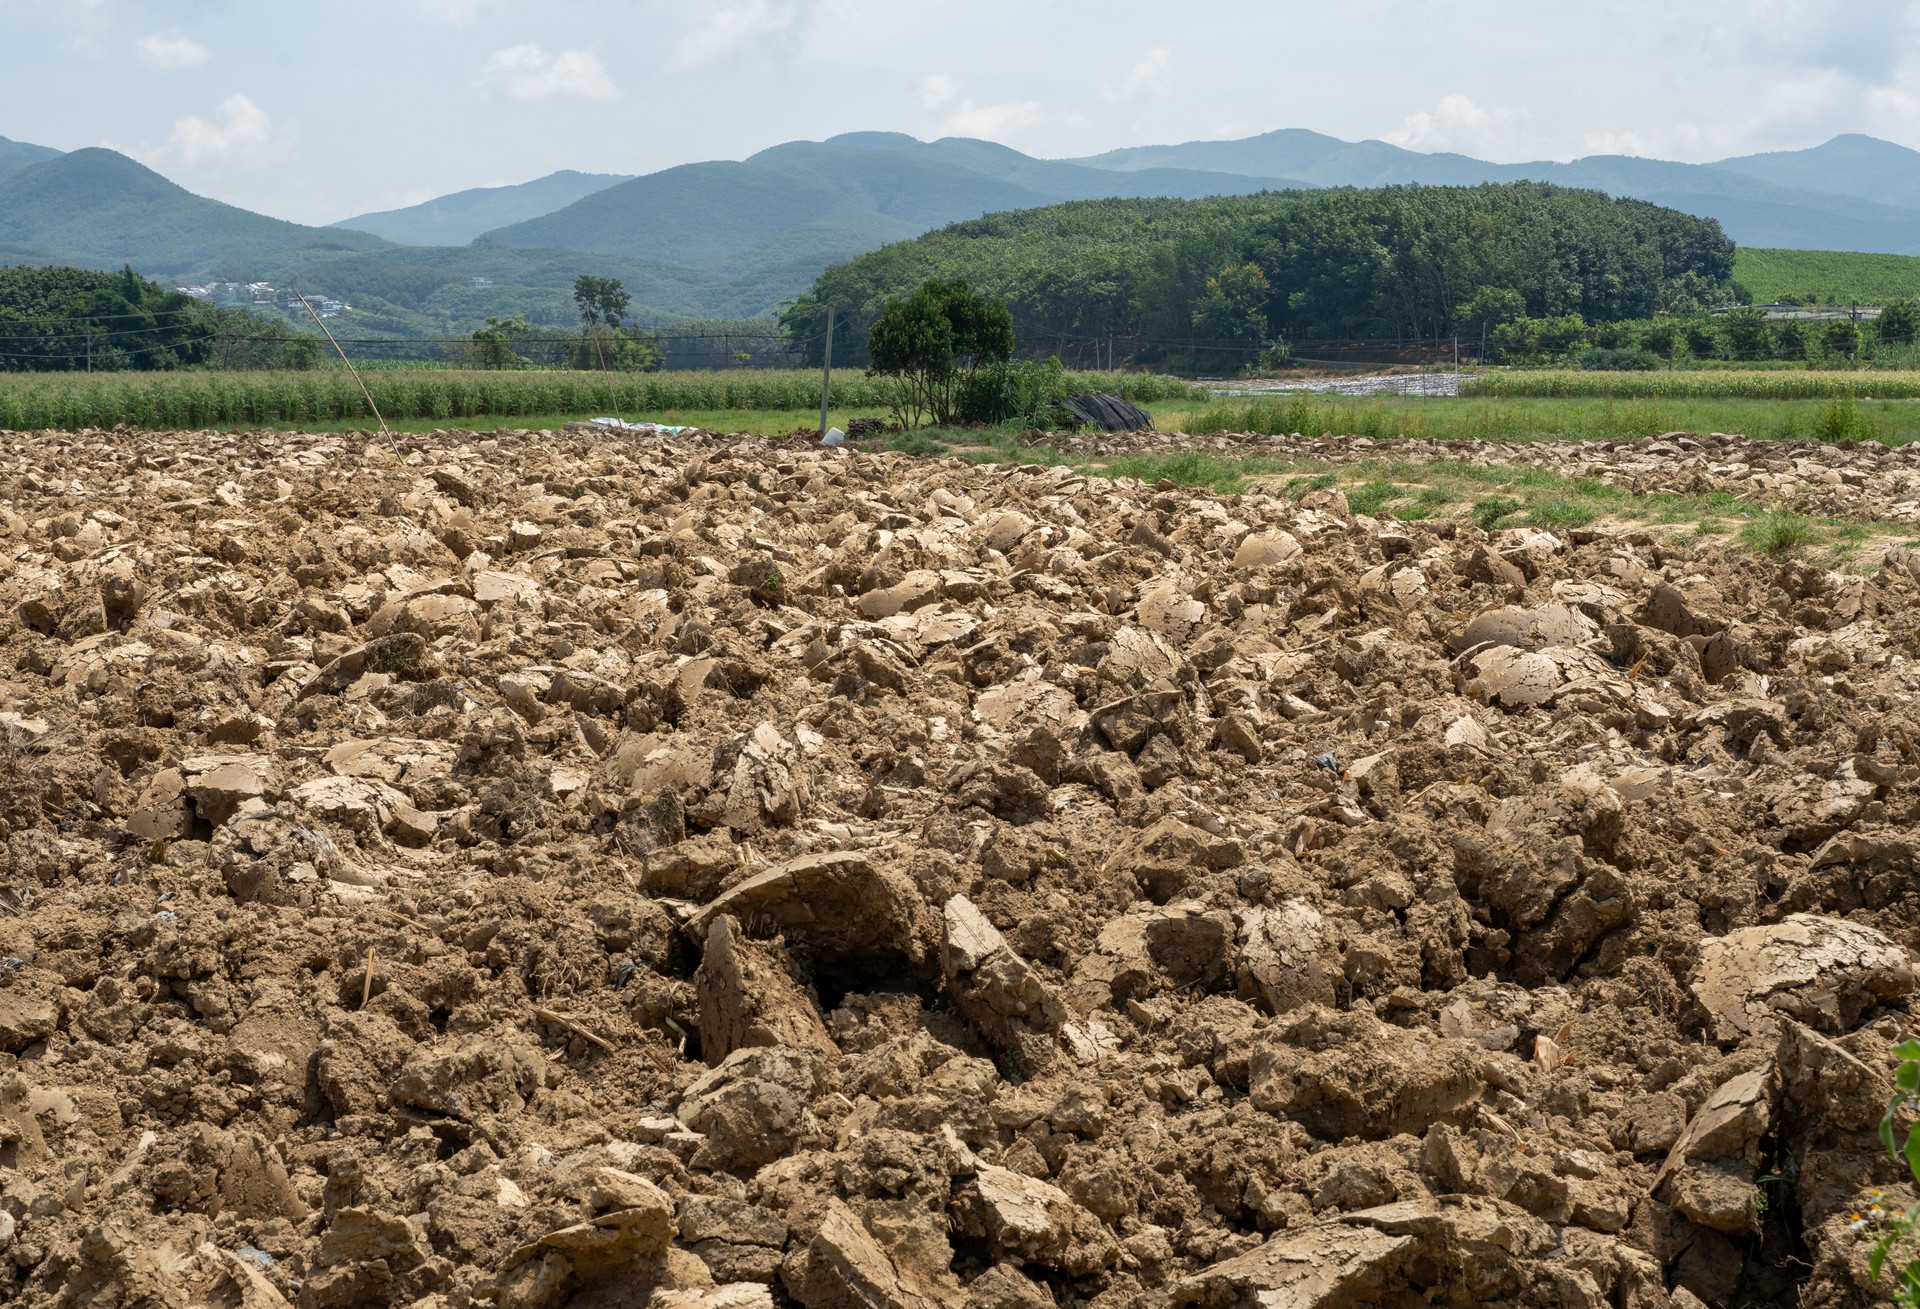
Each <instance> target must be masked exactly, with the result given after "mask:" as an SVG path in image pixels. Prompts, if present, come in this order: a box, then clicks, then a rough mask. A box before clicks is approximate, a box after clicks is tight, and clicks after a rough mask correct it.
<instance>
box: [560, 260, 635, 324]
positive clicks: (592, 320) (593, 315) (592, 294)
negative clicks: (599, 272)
mask: <svg viewBox="0 0 1920 1309" xmlns="http://www.w3.org/2000/svg"><path fill="white" fill-rule="evenodd" d="M573 302H574V304H576V305H578V306H579V307H580V318H581V321H582V322H584V323H585V324H586V325H587V326H588V327H592V326H594V325H595V324H596V323H598V324H600V325H601V326H604V327H615V328H617V327H619V326H620V323H621V320H622V319H624V318H625V317H626V316H627V306H628V305H630V304H632V303H633V297H632V296H631V295H629V294H627V289H626V288H625V287H624V286H622V285H621V284H620V279H619V278H617V277H593V276H590V275H588V274H586V273H582V274H580V276H578V277H576V278H574V279H573Z"/></svg>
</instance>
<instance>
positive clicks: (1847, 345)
mask: <svg viewBox="0 0 1920 1309" xmlns="http://www.w3.org/2000/svg"><path fill="white" fill-rule="evenodd" d="M1820 348H1821V349H1822V350H1825V351H1826V352H1827V353H1828V354H1829V355H1833V356H1836V357H1840V358H1846V359H1851V358H1853V357H1854V356H1855V355H1857V354H1859V353H1860V324H1858V323H1856V322H1854V321H1853V319H1851V318H1836V319H1834V320H1833V321H1832V322H1830V323H1828V324H1827V327H1826V330H1825V331H1823V332H1821V333H1820Z"/></svg>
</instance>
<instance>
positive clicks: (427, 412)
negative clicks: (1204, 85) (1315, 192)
mask: <svg viewBox="0 0 1920 1309" xmlns="http://www.w3.org/2000/svg"><path fill="white" fill-rule="evenodd" d="M1068 380H1069V382H1070V383H1071V384H1072V385H1073V387H1074V389H1075V390H1087V391H1107V392H1110V393H1113V394H1117V395H1120V396H1123V397H1124V398H1126V399H1128V400H1132V401H1134V402H1136V403H1146V402H1149V401H1153V400H1169V399H1185V398H1188V397H1190V396H1193V395H1195V394H1197V392H1196V391H1195V389H1194V388H1193V387H1191V386H1189V385H1188V384H1187V383H1185V382H1181V381H1178V380H1177V379H1174V378H1169V377H1159V376H1155V375H1153V374H1148V373H1087V374H1080V375H1073V374H1070V375H1069V378H1068ZM366 383H367V389H368V390H369V391H371V392H372V393H373V400H374V403H375V404H377V405H378V406H379V407H380V412H381V414H382V415H383V416H384V417H386V418H389V419H393V420H400V419H446V420H448V421H449V422H451V421H456V420H459V419H463V418H483V417H513V416H516V415H528V416H540V417H556V416H575V417H578V416H588V415H595V414H606V413H612V412H615V411H617V412H619V413H620V414H622V415H624V416H625V417H627V418H629V419H633V418H647V417H651V416H654V415H657V414H662V413H667V412H673V411H687V410H693V411H700V410H725V409H755V410H797V411H814V410H817V409H818V408H819V405H820V379H819V378H818V377H817V376H813V375H810V374H807V373H799V372H792V371H775V370H771V369H769V370H747V369H736V370H733V371H730V372H697V373H612V374H609V373H572V372H548V371H537V372H535V371H529V372H456V371H451V370H446V369H421V370H417V371H411V372H410V371H400V370H393V371H379V372H371V373H368V374H366ZM891 387H892V384H891V383H890V382H889V381H887V380H886V379H884V378H870V377H867V376H865V375H864V374H862V373H858V372H851V371H849V372H846V373H842V374H838V375H836V376H835V377H834V379H833V395H832V404H833V405H835V406H836V407H839V408H842V409H847V408H871V409H873V410H874V411H876V412H882V411H884V410H885V409H886V408H887V405H888V403H889V401H890V399H891ZM360 418H365V419H366V420H367V421H369V422H371V421H372V415H371V414H370V413H368V411H367V404H366V401H365V400H364V399H362V398H361V395H360V390H359V388H358V387H356V386H355V385H354V384H353V379H352V378H351V377H349V376H348V375H347V374H346V373H345V372H341V371H314V372H284V373H211V372H207V373H202V372H194V373H170V374H169V373H162V374H154V373H91V374H89V373H57V374H55V373H31V374H28V373H21V374H0V429H10V430H14V431H27V430H31V429H35V428H64V429H67V430H69V431H71V430H77V429H79V428H85V427H115V426H119V425H121V424H126V425H127V426H129V427H138V428H143V429H146V430H149V431H164V430H168V429H186V428H196V427H233V426H241V425H250V424H262V425H264V424H288V423H301V422H326V421H341V420H352V419H360Z"/></svg>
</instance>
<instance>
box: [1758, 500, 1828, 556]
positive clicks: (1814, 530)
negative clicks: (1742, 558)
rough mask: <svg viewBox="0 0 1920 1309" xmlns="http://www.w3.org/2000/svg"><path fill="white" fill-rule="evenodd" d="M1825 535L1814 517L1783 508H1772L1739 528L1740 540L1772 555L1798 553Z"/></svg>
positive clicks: (1818, 541) (1816, 542)
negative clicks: (1807, 516)
mask: <svg viewBox="0 0 1920 1309" xmlns="http://www.w3.org/2000/svg"><path fill="white" fill-rule="evenodd" d="M1823 538H1824V533H1823V532H1822V531H1821V529H1820V526H1819V525H1818V524H1817V523H1815V522H1814V521H1813V520H1812V519H1810V518H1806V517H1804V516H1802V515H1800V514H1796V513H1791V512H1789V511H1787V510H1784V509H1773V510H1769V511H1768V512H1766V513H1764V514H1762V515H1760V516H1759V517H1758V518H1756V519H1754V520H1753V521H1752V522H1749V523H1748V524H1747V525H1746V526H1745V527H1743V528H1741V529H1740V543H1741V544H1742V545H1745V546H1747V547H1748V548H1749V549H1753V550H1759V551H1761V552H1762V553H1764V554H1770V555H1792V554H1799V553H1801V552H1802V551H1804V550H1806V549H1807V548H1808V547H1809V546H1813V545H1816V544H1819V543H1820V541H1821V540H1822V539H1823Z"/></svg>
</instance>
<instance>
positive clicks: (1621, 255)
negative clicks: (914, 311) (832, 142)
mask: <svg viewBox="0 0 1920 1309" xmlns="http://www.w3.org/2000/svg"><path fill="white" fill-rule="evenodd" d="M1732 270H1733V243H1732V242H1731V241H1730V240H1728V239H1727V237H1726V235H1725V233H1724V232H1722V231H1721V230H1720V227H1719V224H1717V223H1715V222H1714V221H1712V220H1711V219H1701V218H1695V217H1693V216H1691V215H1687V214H1682V213H1679V212H1677V211H1675V210H1671V209H1663V208H1661V207H1659V206H1656V205H1651V204H1647V203H1645V202H1642V201H1637V200H1616V199H1611V198H1609V197H1608V196H1605V195H1603V194H1601V193H1599V192H1593V191H1573V190H1567V189H1564V188H1560V187H1554V186H1549V185H1545V184H1542V183H1531V182H1525V183H1514V184H1511V185H1504V186H1496V185H1487V186H1475V187H1387V188H1382V189H1377V190H1351V189H1338V190H1327V191H1312V192H1270V193H1266V194H1262V195H1254V196H1231V197H1219V198H1215V199H1208V200H1191V201H1189V200H1160V199H1149V200H1090V201H1079V202H1075V203H1071V204H1064V205H1054V206H1049V207H1046V208H1042V209H1034V210H1025V211H1020V212H1015V213H1008V214H996V215H991V216H989V217H987V218H982V219H978V220H975V221H973V222H967V223H957V224H954V225H953V226H951V227H948V228H945V229H943V230H941V231H939V232H934V233H929V234H928V235H926V236H923V237H919V238H917V239H915V240H912V241H904V242H898V243H896V244H894V245H890V246H886V247H884V248H882V249H880V250H877V251H873V252H871V253H869V254H866V255H862V256H860V257H859V258H856V259H853V260H851V261H849V262H848V263H845V264H842V265H839V266H837V267H834V268H831V269H828V270H827V272H826V273H824V274H823V275H822V276H821V277H820V278H819V280H818V281H817V282H816V283H815V284H814V287H813V288H812V290H811V291H810V292H809V293H808V294H806V295H804V296H801V297H800V298H798V299H797V300H796V301H794V302H793V303H792V304H791V305H790V306H789V307H788V309H787V311H786V312H785V313H784V314H783V316H782V320H781V321H782V324H783V325H784V326H785V328H786V329H787V331H788V333H789V335H790V337H791V338H792V340H793V341H794V342H795V345H796V347H799V346H801V345H802V344H803V343H807V348H809V349H812V350H814V351H815V352H816V357H817V350H818V346H817V341H818V339H819V337H820V336H821V333H822V328H823V327H824V319H825V317H826V307H827V305H828V304H829V303H831V304H833V305H834V306H835V307H836V308H837V310H838V311H839V312H840V313H841V314H842V315H843V316H847V317H849V318H851V320H852V322H853V324H854V327H855V332H856V335H858V334H860V333H862V332H863V330H864V329H867V328H870V327H871V326H872V324H873V323H874V322H875V321H876V320H877V319H878V318H879V316H880V313H881V311H882V309H883V307H884V306H885V304H886V302H887V301H888V300H889V299H892V298H895V297H898V296H901V295H905V294H907V293H909V292H911V290H912V289H913V288H914V287H917V286H919V285H921V284H922V283H924V282H926V281H928V280H929V279H942V280H947V279H952V278H956V277H958V278H964V279H965V280H967V281H968V282H969V283H970V284H972V285H973V286H975V287H977V288H978V289H979V290H981V291H982V292H983V293H985V294H987V295H989V296H990V297H992V298H995V299H998V300H1002V301H1004V302H1006V303H1007V304H1008V305H1009V306H1010V307H1011V309H1012V312H1013V316H1014V319H1015V321H1016V322H1017V323H1019V325H1020V328H1021V331H1022V334H1023V336H1024V337H1025V338H1026V339H1027V340H1028V341H1030V342H1035V343H1045V342H1048V341H1049V340H1050V339H1071V338H1082V339H1086V338H1093V339H1101V338H1106V337H1108V336H1116V337H1120V338H1125V339H1128V340H1130V341H1133V342H1135V350H1136V355H1135V359H1136V361H1137V362H1142V363H1167V362H1179V361H1192V362H1193V363H1194V364H1195V365H1196V366H1198V367H1218V366H1221V365H1223V364H1233V365H1236V366H1237V365H1238V364H1241V363H1244V362H1246V361H1247V360H1248V359H1250V358H1254V357H1257V356H1258V354H1259V353H1260V352H1261V351H1262V350H1264V349H1266V348H1268V347H1269V346H1270V345H1271V344H1272V343H1273V342H1274V341H1276V340H1278V339H1281V338H1286V337H1291V338H1294V339H1331V338H1345V339H1356V338H1365V339H1387V340H1406V339H1415V338H1434V337H1446V336H1452V335H1456V334H1458V335H1461V336H1473V335H1477V334H1478V333H1479V332H1481V331H1482V330H1487V331H1490V330H1491V328H1492V327H1493V326H1494V325H1495V324H1494V322H1493V321H1492V319H1493V317H1495V316H1504V320H1505V321H1511V320H1513V319H1516V318H1519V317H1523V316H1524V317H1530V318H1554V317H1560V316H1565V315H1572V314H1578V315H1580V316H1581V318H1582V319H1583V320H1584V321H1587V322H1607V321H1613V320H1618V319H1628V318H1640V317H1651V316H1652V315H1655V314H1659V313H1683V312H1689V311H1695V310H1701V309H1704V308H1707V307H1708V306H1709V305H1711V304H1714V303H1718V302H1721V301H1723V300H1724V299H1726V298H1728V296H1729V286H1728V284H1729V280H1730V278H1731V275H1732ZM1481 297H1490V299H1486V300H1480V298H1481ZM1477 300H1480V303H1478V304H1476V301H1477Z"/></svg>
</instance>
